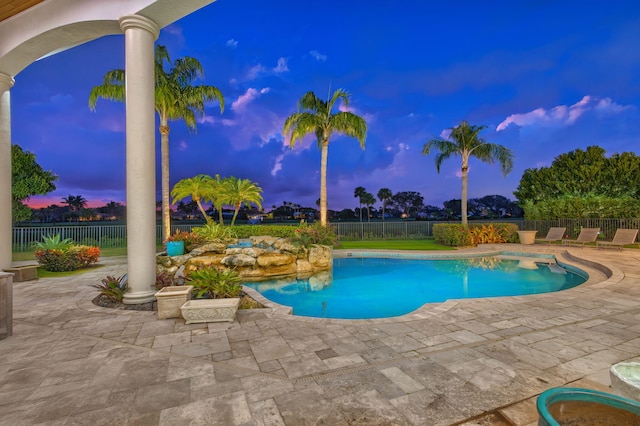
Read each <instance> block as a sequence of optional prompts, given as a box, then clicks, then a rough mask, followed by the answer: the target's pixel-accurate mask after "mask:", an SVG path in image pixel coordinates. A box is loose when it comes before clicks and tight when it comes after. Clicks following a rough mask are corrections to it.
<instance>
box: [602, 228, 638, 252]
mask: <svg viewBox="0 0 640 426" xmlns="http://www.w3.org/2000/svg"><path fill="white" fill-rule="evenodd" d="M637 237H638V230H637V229H621V228H618V229H616V234H615V235H614V236H613V240H611V241H598V242H596V245H597V246H598V248H607V247H615V248H619V249H620V250H621V251H622V249H623V248H624V246H625V245H627V244H635V243H636V238H637Z"/></svg>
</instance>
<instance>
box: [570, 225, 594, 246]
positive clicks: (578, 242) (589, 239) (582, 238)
mask: <svg viewBox="0 0 640 426" xmlns="http://www.w3.org/2000/svg"><path fill="white" fill-rule="evenodd" d="M599 233H600V228H582V230H581V231H580V235H578V238H576V239H575V240H562V245H563V246H582V247H584V245H585V244H586V243H595V242H596V239H597V238H598V234H599Z"/></svg>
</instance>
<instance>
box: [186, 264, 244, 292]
mask: <svg viewBox="0 0 640 426" xmlns="http://www.w3.org/2000/svg"><path fill="white" fill-rule="evenodd" d="M187 281H188V283H189V284H190V285H192V286H193V291H194V292H195V294H196V297H203V296H205V295H208V296H209V297H211V298H212V299H224V298H228V297H239V296H240V293H241V292H242V284H240V276H239V275H238V272H236V270H235V269H224V268H216V267H214V266H210V267H207V268H200V269H195V270H193V271H191V272H189V275H188V276H187Z"/></svg>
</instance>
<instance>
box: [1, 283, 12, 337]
mask: <svg viewBox="0 0 640 426" xmlns="http://www.w3.org/2000/svg"><path fill="white" fill-rule="evenodd" d="M12 334H13V274H10V273H7V272H0V340H2V339H6V338H7V337H9V336H11V335H12Z"/></svg>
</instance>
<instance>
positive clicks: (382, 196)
mask: <svg viewBox="0 0 640 426" xmlns="http://www.w3.org/2000/svg"><path fill="white" fill-rule="evenodd" d="M391 197H393V192H391V190H390V189H389V188H380V190H379V191H378V200H380V202H381V203H382V221H383V222H384V216H385V209H386V207H387V203H388V202H389V199H390V198H391Z"/></svg>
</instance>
